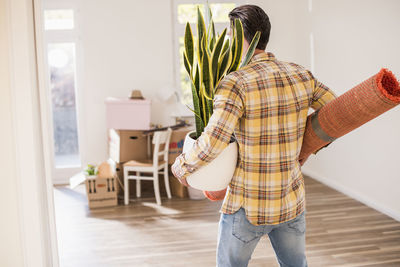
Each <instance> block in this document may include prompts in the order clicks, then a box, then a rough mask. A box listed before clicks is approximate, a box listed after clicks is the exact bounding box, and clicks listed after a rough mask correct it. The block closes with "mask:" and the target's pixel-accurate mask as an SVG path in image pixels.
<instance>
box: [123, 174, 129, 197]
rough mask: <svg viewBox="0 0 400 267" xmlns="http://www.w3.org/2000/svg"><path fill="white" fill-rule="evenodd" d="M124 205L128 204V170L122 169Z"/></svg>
mask: <svg viewBox="0 0 400 267" xmlns="http://www.w3.org/2000/svg"><path fill="white" fill-rule="evenodd" d="M124 203H125V205H128V204H129V179H128V170H127V169H126V168H124Z"/></svg>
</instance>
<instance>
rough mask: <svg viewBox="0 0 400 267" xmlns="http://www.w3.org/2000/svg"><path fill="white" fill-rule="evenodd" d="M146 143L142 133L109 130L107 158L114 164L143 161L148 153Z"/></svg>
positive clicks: (145, 137)
mask: <svg viewBox="0 0 400 267" xmlns="http://www.w3.org/2000/svg"><path fill="white" fill-rule="evenodd" d="M147 142H148V141H147V136H145V135H143V131H131V130H115V129H109V131H108V153H109V157H110V158H111V159H112V160H114V161H115V162H116V163H121V162H126V161H129V160H139V159H144V158H146V157H147V153H148V151H147Z"/></svg>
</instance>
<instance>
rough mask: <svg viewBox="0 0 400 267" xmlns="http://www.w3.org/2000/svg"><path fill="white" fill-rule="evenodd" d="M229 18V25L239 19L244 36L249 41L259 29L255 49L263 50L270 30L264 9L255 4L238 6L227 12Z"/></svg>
mask: <svg viewBox="0 0 400 267" xmlns="http://www.w3.org/2000/svg"><path fill="white" fill-rule="evenodd" d="M229 19H230V21H231V27H232V25H234V24H233V23H234V21H235V19H240V21H241V22H242V24H243V34H244V38H245V39H246V40H247V42H249V43H250V42H251V40H253V37H254V35H255V34H256V32H257V31H260V32H261V36H260V41H259V42H258V45H257V49H261V50H265V48H266V47H267V43H268V41H269V33H270V32H271V23H270V22H269V17H268V15H267V14H266V13H265V12H264V10H262V9H261V8H260V7H258V6H255V5H243V6H239V7H236V8H234V9H233V10H232V11H231V12H230V13H229Z"/></svg>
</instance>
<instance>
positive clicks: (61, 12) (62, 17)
mask: <svg viewBox="0 0 400 267" xmlns="http://www.w3.org/2000/svg"><path fill="white" fill-rule="evenodd" d="M73 28H74V11H73V10H72V9H50V10H45V11H44V29H45V30H70V29H73Z"/></svg>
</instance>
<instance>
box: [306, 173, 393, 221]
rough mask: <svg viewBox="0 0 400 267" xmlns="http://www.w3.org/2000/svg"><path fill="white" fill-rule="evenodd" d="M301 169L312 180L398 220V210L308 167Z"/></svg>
mask: <svg viewBox="0 0 400 267" xmlns="http://www.w3.org/2000/svg"><path fill="white" fill-rule="evenodd" d="M301 171H302V173H303V174H305V175H307V176H309V177H310V178H313V179H314V180H317V181H318V182H321V183H323V184H325V185H327V186H329V187H331V188H333V189H335V190H337V191H339V192H340V193H343V194H345V195H347V196H349V197H351V198H353V199H355V200H357V201H359V202H361V203H363V204H365V205H367V206H368V207H371V208H373V209H375V210H377V211H379V212H381V213H383V214H386V215H387V216H389V217H391V218H393V219H395V220H396V221H399V222H400V214H399V213H398V212H396V211H394V210H392V209H388V208H387V207H384V206H383V205H381V204H377V203H376V202H375V201H374V200H372V199H370V198H369V197H366V196H365V195H362V194H360V193H358V192H355V191H353V190H351V189H349V188H346V187H344V186H342V185H339V184H338V183H336V182H335V181H333V180H330V179H327V178H325V177H322V176H320V175H318V174H317V173H315V172H313V171H310V170H308V169H305V168H302V169H301Z"/></svg>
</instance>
